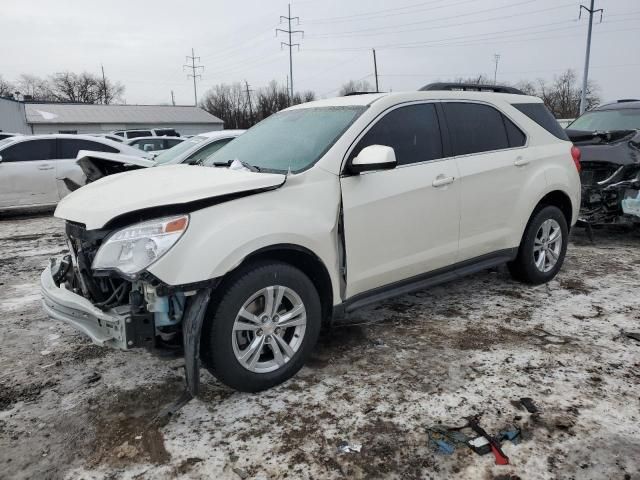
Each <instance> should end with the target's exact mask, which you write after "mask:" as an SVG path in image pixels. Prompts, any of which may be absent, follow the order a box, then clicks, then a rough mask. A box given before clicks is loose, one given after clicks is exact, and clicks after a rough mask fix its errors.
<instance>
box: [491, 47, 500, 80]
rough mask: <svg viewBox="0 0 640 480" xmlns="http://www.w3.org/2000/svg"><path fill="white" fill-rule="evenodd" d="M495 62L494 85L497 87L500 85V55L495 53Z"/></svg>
mask: <svg viewBox="0 0 640 480" xmlns="http://www.w3.org/2000/svg"><path fill="white" fill-rule="evenodd" d="M493 61H494V62H495V64H496V68H495V69H494V70H493V84H494V85H497V84H498V62H499V61H500V54H499V53H495V54H494V55H493Z"/></svg>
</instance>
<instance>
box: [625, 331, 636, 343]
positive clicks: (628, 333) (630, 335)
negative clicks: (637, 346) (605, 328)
mask: <svg viewBox="0 0 640 480" xmlns="http://www.w3.org/2000/svg"><path fill="white" fill-rule="evenodd" d="M625 335H626V336H627V337H629V338H632V339H633V340H637V341H638V342H640V332H625Z"/></svg>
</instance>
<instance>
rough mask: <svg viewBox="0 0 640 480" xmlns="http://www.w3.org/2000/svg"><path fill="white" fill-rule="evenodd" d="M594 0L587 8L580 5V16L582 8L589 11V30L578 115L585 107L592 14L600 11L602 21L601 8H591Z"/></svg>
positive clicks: (592, 0)
mask: <svg viewBox="0 0 640 480" xmlns="http://www.w3.org/2000/svg"><path fill="white" fill-rule="evenodd" d="M593 3H594V0H591V2H590V6H589V8H587V7H585V6H584V5H580V15H578V19H579V18H580V17H582V9H583V8H584V9H585V10H586V11H587V12H589V30H587V51H586V52H585V54H584V74H583V75H582V92H581V94H580V115H582V114H583V113H584V111H585V110H586V109H587V80H588V77H589V56H590V55H591V30H592V29H593V14H594V13H597V12H600V22H602V12H603V11H604V10H603V9H602V8H599V9H597V10H595V9H594V8H593Z"/></svg>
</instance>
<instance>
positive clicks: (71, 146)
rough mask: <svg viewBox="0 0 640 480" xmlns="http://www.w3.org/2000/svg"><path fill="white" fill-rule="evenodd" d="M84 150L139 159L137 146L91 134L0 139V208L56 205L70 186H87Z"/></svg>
mask: <svg viewBox="0 0 640 480" xmlns="http://www.w3.org/2000/svg"><path fill="white" fill-rule="evenodd" d="M82 150H94V151H100V152H102V153H103V154H104V155H111V156H113V155H120V156H122V155H123V154H125V155H127V156H126V157H123V158H132V159H134V161H135V159H136V158H140V157H141V156H142V155H145V154H144V152H141V151H140V150H138V149H136V148H132V147H129V146H128V145H123V144H121V143H116V142H112V141H111V140H107V139H104V138H99V137H93V136H90V135H64V134H56V135H29V136H26V135H20V136H15V137H9V138H6V139H4V140H0V210H8V209H21V208H31V207H45V206H53V205H55V204H56V203H58V201H59V200H60V199H61V198H62V197H64V196H65V195H67V194H68V193H69V191H70V190H71V189H73V187H72V188H71V189H70V188H69V185H84V183H85V176H84V174H83V171H82V169H81V167H80V166H79V165H77V164H76V156H77V155H78V153H79V152H80V151H82Z"/></svg>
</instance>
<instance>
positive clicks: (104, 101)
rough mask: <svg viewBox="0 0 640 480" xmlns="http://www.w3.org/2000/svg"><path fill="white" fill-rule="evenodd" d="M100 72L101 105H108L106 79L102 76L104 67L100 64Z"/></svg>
mask: <svg viewBox="0 0 640 480" xmlns="http://www.w3.org/2000/svg"><path fill="white" fill-rule="evenodd" d="M100 69H101V70H102V103H104V104H105V105H109V99H108V98H107V79H106V77H105V76H104V65H102V64H100Z"/></svg>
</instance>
